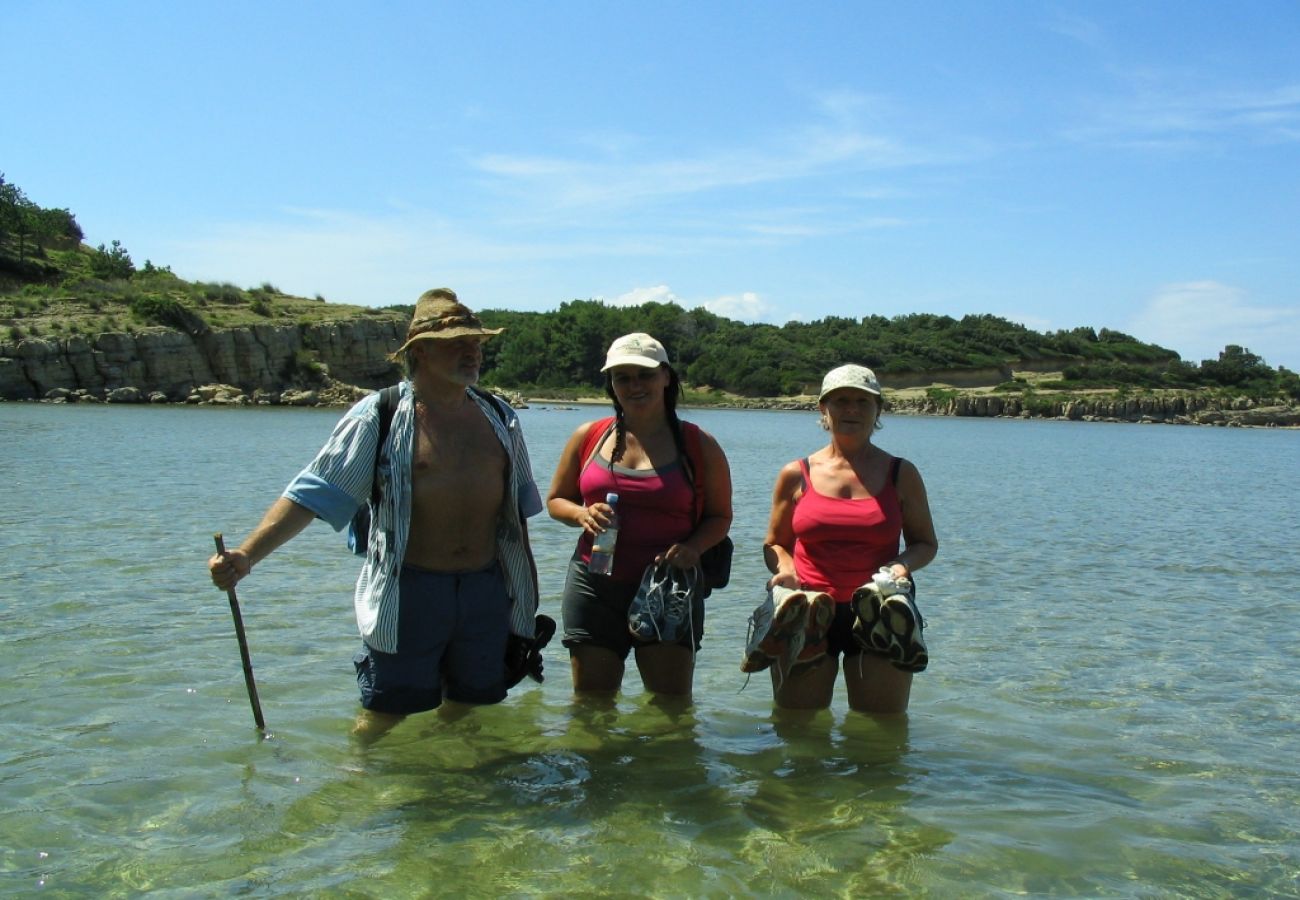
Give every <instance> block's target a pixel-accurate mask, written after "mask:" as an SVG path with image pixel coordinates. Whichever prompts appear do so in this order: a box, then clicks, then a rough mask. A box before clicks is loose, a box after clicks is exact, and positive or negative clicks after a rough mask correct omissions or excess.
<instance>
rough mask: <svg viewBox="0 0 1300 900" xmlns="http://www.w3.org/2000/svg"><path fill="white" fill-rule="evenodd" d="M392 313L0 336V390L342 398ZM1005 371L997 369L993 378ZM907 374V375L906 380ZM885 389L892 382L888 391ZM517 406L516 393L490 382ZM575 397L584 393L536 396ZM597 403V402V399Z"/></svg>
mask: <svg viewBox="0 0 1300 900" xmlns="http://www.w3.org/2000/svg"><path fill="white" fill-rule="evenodd" d="M401 331H402V329H401V325H400V323H396V322H394V321H383V320H372V319H365V318H361V319H356V320H345V321H339V322H331V323H322V324H302V325H265V326H260V325H259V326H253V327H249V328H232V329H226V330H207V329H204V330H202V331H199V332H197V333H194V334H189V333H186V332H182V331H175V330H171V329H162V328H159V329H152V330H149V331H144V332H140V333H136V334H116V333H109V334H100V335H97V336H94V337H90V336H82V335H73V336H70V337H61V338H27V339H25V340H21V341H18V342H0V400H9V401H15V400H16V401H24V400H25V401H37V402H45V403H128V404H135V403H155V404H163V403H180V404H188V405H198V406H293V407H311V406H346V405H349V404H351V403H354V402H356V401H357V400H359V399H360V398H361V397H363V396H365V395H366V393H368V392H369V391H371V390H375V389H377V388H379V387H382V386H384V385H386V384H391V383H392V382H394V381H395V380H396V379H397V378H398V377H399V370H398V368H397V367H396V366H395V365H394V364H393V363H392V362H391V361H390V360H389V359H388V354H389V353H390V352H391V350H392V348H394V347H396V346H398V345H399V344H400V341H401V333H400V332H401ZM1003 377H1007V373H1005V372H1003V373H999V374H998V378H1003ZM915 381H916V378H913V379H912V382H915ZM912 382H909V383H908V384H906V385H904V384H900V385H897V386H891V385H890V384H888V382H887V383H886V387H885V395H886V401H887V403H888V409H889V412H890V413H892V414H897V415H933V416H958V417H978V418H1021V419H1027V418H1043V419H1060V420H1067V421H1087V422H1093V421H1099V422H1131V423H1142V424H1155V423H1162V424H1176V425H1211V426H1229V427H1273V428H1279V427H1280V428H1297V427H1300V407H1297V406H1296V405H1295V404H1292V403H1287V402H1285V401H1283V400H1278V401H1276V402H1272V403H1267V402H1260V401H1257V400H1255V399H1252V398H1249V397H1245V396H1238V397H1231V396H1224V395H1222V394H1217V393H1211V392H1208V391H1206V392H1191V391H1161V392H1143V393H1140V394H1136V395H1134V394H1128V395H1126V394H1124V393H1122V392H1116V391H1105V392H1098V391H1090V392H1081V393H1078V394H1068V393H1066V394H1058V393H1050V394H1047V393H1042V394H1040V393H1035V392H1025V393H1022V394H1015V393H1007V394H1004V393H998V392H993V391H990V390H989V389H988V388H979V387H973V386H967V385H962V386H954V385H949V384H944V385H935V386H931V387H930V388H929V389H926V388H925V387H922V386H920V385H917V384H914V383H912ZM891 388H892V389H891ZM499 393H501V395H502V396H503V397H505V398H506V399H507V400H508V401H509V402H510V403H512V404H513V405H514V406H516V407H524V406H526V405H527V400H526V399H525V398H524V397H523V396H522V395H520V394H518V393H513V392H510V391H500V392H499ZM536 402H546V403H550V404H552V405H568V404H570V403H573V404H575V405H580V404H582V403H583V402H584V401H581V400H577V401H560V400H550V401H540V400H539V401H536ZM597 402H599V403H601V404H603V403H604V402H605V401H604V399H603V398H601V399H599V400H598V401H597ZM706 405H707V406H710V407H713V408H729V409H775V410H814V409H816V399H815V398H814V397H806V396H805V397H786V398H758V399H750V398H743V397H719V398H718V399H717V401H716V402H710V403H708V404H706Z"/></svg>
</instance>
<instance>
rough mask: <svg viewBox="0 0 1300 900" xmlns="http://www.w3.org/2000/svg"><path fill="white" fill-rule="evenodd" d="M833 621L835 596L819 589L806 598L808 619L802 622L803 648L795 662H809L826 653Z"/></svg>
mask: <svg viewBox="0 0 1300 900" xmlns="http://www.w3.org/2000/svg"><path fill="white" fill-rule="evenodd" d="M834 621H835V598H834V597H832V596H831V595H830V594H823V593H821V592H820V591H819V592H817V593H815V594H813V595H812V596H810V597H809V598H808V619H807V621H806V623H805V624H804V639H803V648H802V649H800V651H799V654H798V656H797V658H796V659H795V662H797V663H806V662H811V661H812V660H814V659H817V658H818V657H821V656H825V655H826V649H827V647H828V646H829V645H830V642H829V640H828V638H829V637H830V633H831V623H832V622H834Z"/></svg>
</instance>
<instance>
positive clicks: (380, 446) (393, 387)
mask: <svg viewBox="0 0 1300 900" xmlns="http://www.w3.org/2000/svg"><path fill="white" fill-rule="evenodd" d="M401 397H402V386H401V385H400V384H390V385H389V386H388V387H386V388H384V389H383V390H382V391H380V392H379V404H378V411H379V443H377V444H375V471H374V475H373V476H371V479H370V503H371V504H372V505H374V506H378V505H379V501H380V497H381V494H380V491H379V458H380V457H381V456H383V455H384V442H385V441H386V440H388V430H389V427H390V426H391V425H392V424H393V412H394V411H395V410H396V409H397V401H398V400H400V399H401Z"/></svg>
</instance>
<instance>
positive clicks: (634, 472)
mask: <svg viewBox="0 0 1300 900" xmlns="http://www.w3.org/2000/svg"><path fill="white" fill-rule="evenodd" d="M578 487H579V489H580V490H581V491H582V502H583V503H585V504H586V505H588V506H590V505H591V504H593V503H604V502H605V495H606V494H608V493H611V492H612V493H615V494H618V505H617V507H616V509H617V510H618V517H619V532H618V546H617V547H616V548H615V550H614V571H613V572H612V573H611V575H610V577H611V578H613V579H614V580H615V581H631V582H639V581H640V580H641V576H642V575H643V574H644V573H645V569H646V566H648V565H650V563H652V562H654V558H655V557H656V556H658V555H659V554H660V553H662V552H664V551H665V550H667V549H668V548H669V547H671V546H672V545H673V544H676V543H679V542H681V541H684V540H686V539H687V538H688V537H690V536H691V533H692V532H693V531H695V505H694V504H695V491H694V489H692V487H691V483H690V481H689V480H687V478H686V472H685V471H684V470H683V469H682V465H681V461H680V460H678V461H677V462H675V463H673V464H672V465H670V466H666V467H665V468H663V469H647V470H638V469H626V468H624V467H622V466H617V465H616V466H614V471H613V472H611V471H610V469H609V460H607V459H601V458H600V456H599V455H596V456H593V457H592V458H591V460H590V461H589V462H588V463H587V464H586V465H585V466H584V467H583V469H582V474H581V475H579V476H578ZM578 557H579V558H580V559H581V560H582V561H583V562H590V561H591V535H589V534H587V533H586V532H583V535H582V538H581V539H579V541H578Z"/></svg>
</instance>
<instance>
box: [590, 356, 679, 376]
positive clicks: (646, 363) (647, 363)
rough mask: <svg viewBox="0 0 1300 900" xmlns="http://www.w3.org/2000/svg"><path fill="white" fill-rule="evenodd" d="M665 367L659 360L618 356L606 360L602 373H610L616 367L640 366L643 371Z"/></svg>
mask: <svg viewBox="0 0 1300 900" xmlns="http://www.w3.org/2000/svg"><path fill="white" fill-rule="evenodd" d="M662 365H664V363H663V362H661V361H660V360H657V359H646V358H645V357H644V356H616V357H614V358H613V359H606V360H605V364H604V365H603V366H601V367H600V371H602V372H608V371H609V370H610V369H612V368H614V367H615V366H640V367H641V368H643V369H657V368H659V367H660V366H662Z"/></svg>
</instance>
